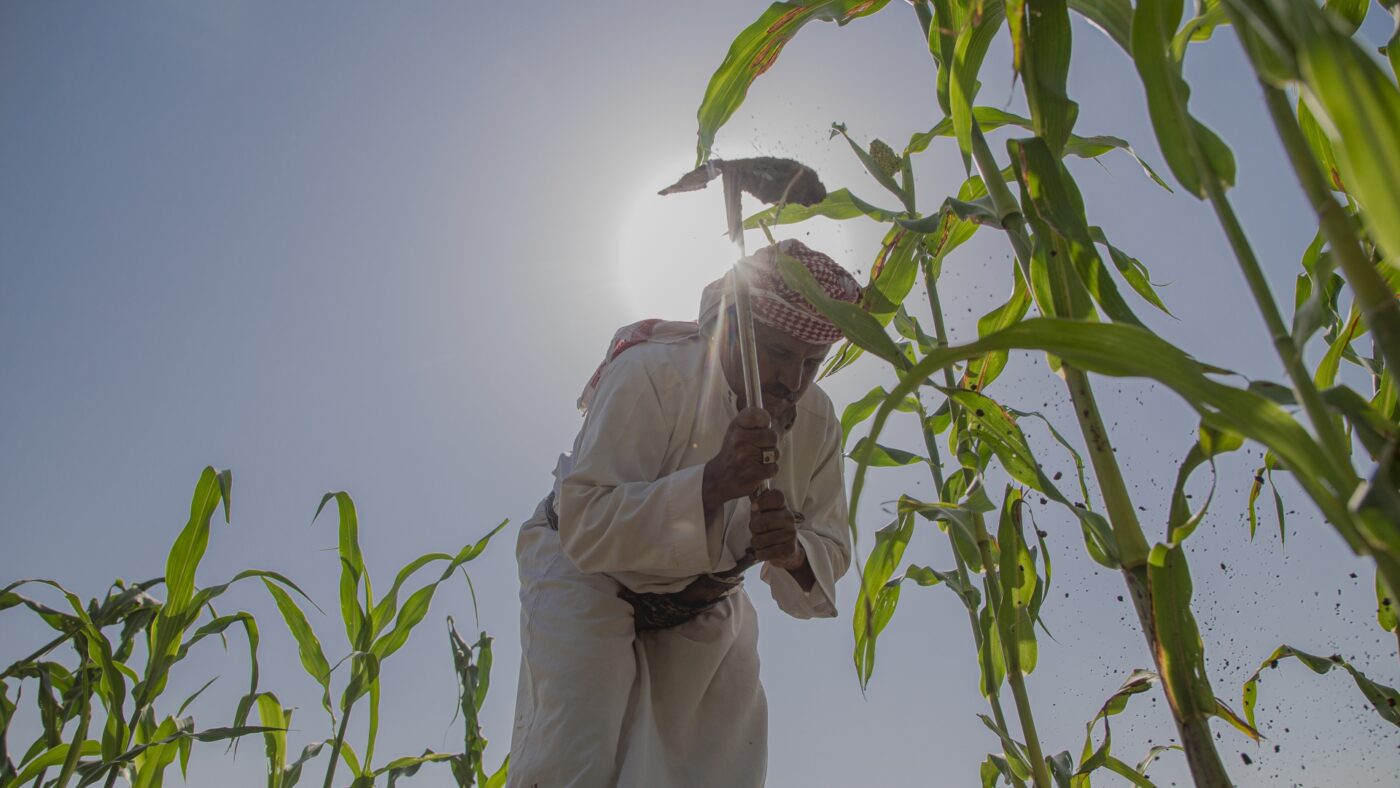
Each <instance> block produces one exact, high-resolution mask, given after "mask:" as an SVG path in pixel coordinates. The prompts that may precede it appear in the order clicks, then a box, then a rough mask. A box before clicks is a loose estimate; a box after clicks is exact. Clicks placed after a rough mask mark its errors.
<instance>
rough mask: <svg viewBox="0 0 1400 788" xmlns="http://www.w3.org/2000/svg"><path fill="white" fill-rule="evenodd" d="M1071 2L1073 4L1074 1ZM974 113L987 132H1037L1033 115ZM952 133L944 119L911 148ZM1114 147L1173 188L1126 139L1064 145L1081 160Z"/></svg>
mask: <svg viewBox="0 0 1400 788" xmlns="http://www.w3.org/2000/svg"><path fill="white" fill-rule="evenodd" d="M1071 5H1073V4H1072V3H1071ZM972 116H973V117H974V118H976V119H977V124H978V125H979V126H981V127H982V131H983V132H984V133H986V132H990V131H994V130H996V129H999V128H1001V127H1002V126H1019V127H1020V128H1023V129H1025V130H1026V131H1035V127H1034V125H1033V124H1032V123H1031V119H1030V118H1026V117H1022V116H1021V115H1017V114H1015V113H1012V112H1007V111H1006V110H1003V109H998V108H996V107H974V108H973V110H972ZM952 134H953V121H952V119H951V118H944V119H943V120H941V121H939V122H938V123H937V124H936V125H935V126H934V127H933V128H931V129H929V130H928V131H925V132H920V133H919V134H915V135H914V136H913V137H912V138H911V139H910V142H909V145H910V148H911V149H916V150H919V151H921V150H924V149H925V148H927V147H928V145H929V143H930V142H932V141H933V139H934V138H936V137H947V136H951V135H952ZM1113 150H1121V151H1124V152H1125V153H1127V154H1128V155H1129V156H1132V157H1133V159H1134V160H1135V161H1137V163H1138V166H1140V167H1142V171H1143V173H1144V174H1146V175H1147V177H1149V178H1151V179H1152V180H1153V181H1154V182H1155V183H1157V185H1159V186H1161V187H1162V188H1163V189H1166V190H1167V191H1171V190H1172V188H1171V187H1170V186H1168V185H1167V182H1166V181H1164V180H1162V178H1161V176H1159V175H1158V174H1157V171H1156V170H1154V169H1152V166H1151V165H1149V164H1148V163H1147V161H1146V160H1144V159H1143V158H1142V157H1141V156H1139V155H1138V154H1137V151H1135V150H1133V146H1132V145H1130V144H1129V143H1128V141H1127V140H1125V139H1122V138H1119V137H1114V136H1110V135H1107V134H1099V135H1095V136H1092V137H1081V136H1079V135H1077V134H1071V135H1069V139H1068V140H1067V141H1066V143H1065V147H1064V152H1065V153H1068V154H1071V155H1074V156H1078V157H1079V158H1082V159H1097V158H1098V157H1100V156H1102V155H1104V154H1106V153H1108V152H1110V151H1113ZM979 182H980V181H979ZM901 223H903V221H901ZM906 226H907V225H906Z"/></svg>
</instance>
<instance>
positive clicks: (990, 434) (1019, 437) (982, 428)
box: [944, 389, 1118, 569]
mask: <svg viewBox="0 0 1400 788" xmlns="http://www.w3.org/2000/svg"><path fill="white" fill-rule="evenodd" d="M944 393H945V394H947V395H948V396H949V397H951V398H952V399H953V400H955V401H956V402H957V403H958V405H959V406H961V407H962V408H963V410H964V412H965V413H967V416H968V420H969V423H970V426H971V429H972V433H973V435H975V436H976V437H977V439H978V440H980V441H982V442H983V443H985V444H986V445H988V446H990V447H991V449H992V451H993V452H994V453H995V454H996V456H997V460H998V461H999V462H1000V463H1001V466H1002V468H1003V469H1005V471H1006V472H1007V474H1008V475H1010V476H1011V478H1013V479H1015V480H1016V481H1018V482H1020V483H1021V484H1024V485H1026V486H1027V487H1030V488H1031V489H1033V490H1035V491H1036V492H1039V493H1040V494H1041V495H1044V496H1045V497H1046V498H1049V499H1050V500H1052V501H1055V502H1056V503H1058V504H1061V505H1062V506H1064V507H1065V508H1066V509H1067V510H1068V511H1069V512H1070V513H1071V514H1073V515H1074V516H1075V517H1076V518H1077V519H1078V520H1079V524H1080V530H1081V531H1082V532H1083V535H1084V545H1085V547H1086V548H1087V549H1088V551H1089V555H1090V557H1092V558H1093V559H1094V560H1095V561H1097V562H1098V563H1100V564H1102V565H1103V566H1106V567H1109V568H1110V569H1113V568H1117V566H1118V547H1117V541H1116V540H1115V539H1114V537H1113V530H1112V528H1111V527H1110V526H1109V524H1108V521H1107V520H1105V519H1104V518H1103V516H1102V515H1100V514H1097V513H1095V512H1092V511H1090V510H1089V509H1088V508H1087V502H1085V503H1084V504H1081V505H1075V504H1073V503H1071V502H1070V501H1069V499H1067V498H1065V496H1064V494H1063V493H1061V492H1060V490H1059V488H1057V487H1056V486H1055V483H1054V482H1053V481H1051V480H1050V477H1048V476H1046V475H1045V472H1044V471H1043V470H1041V467H1040V464H1039V463H1037V462H1036V460H1035V457H1034V455H1032V454H1031V449H1030V444H1029V443H1027V441H1026V436H1025V434H1024V433H1023V432H1022V431H1021V428H1020V426H1018V425H1017V424H1016V420H1015V419H1014V418H1012V416H1011V414H1010V413H1008V412H1007V411H1006V409H1005V408H1003V407H1001V405H999V404H997V403H996V402H995V401H994V400H992V398H990V397H988V396H987V395H985V394H982V393H980V392H975V391H968V390H966V389H958V390H955V391H946V390H945V391H944Z"/></svg>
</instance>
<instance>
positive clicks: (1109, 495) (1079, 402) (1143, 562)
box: [972, 119, 1230, 788]
mask: <svg viewBox="0 0 1400 788" xmlns="http://www.w3.org/2000/svg"><path fill="white" fill-rule="evenodd" d="M972 152H973V159H974V161H975V162H976V164H977V169H978V172H979V174H980V175H981V176H982V182H983V183H984V184H985V185H986V186H987V194H988V195H989V196H990V197H991V198H992V203H993V206H994V207H995V210H996V212H997V215H998V216H999V217H1001V221H1002V228H1003V229H1004V230H1006V233H1007V236H1008V237H1009V238H1010V239H1011V245H1012V247H1013V249H1014V250H1015V252H1016V258H1017V262H1018V263H1019V264H1020V266H1021V268H1022V269H1023V270H1024V271H1027V272H1029V270H1030V263H1031V251H1030V250H1031V248H1032V247H1031V241H1030V236H1029V234H1028V232H1027V230H1026V222H1025V217H1024V216H1023V215H1022V213H1021V210H1020V208H1019V206H1018V204H1017V203H1016V201H1015V198H1014V197H1013V196H1012V195H1011V190H1010V189H1009V188H1008V187H1007V185H1006V182H1005V181H1004V180H1003V179H1002V177H1001V169H1000V168H999V167H998V166H997V165H996V159H995V158H994V157H993V155H992V151H991V148H990V147H989V146H988V145H987V140H986V137H985V136H984V135H983V134H982V131H981V128H980V127H979V125H978V123H977V121H976V119H973V121H972ZM1028 281H1029V279H1028ZM1061 374H1062V375H1063V377H1064V380H1065V385H1066V386H1067V387H1068V388H1069V395H1070V399H1071V400H1072V401H1073V403H1074V413H1075V418H1076V419H1077V420H1078V422H1079V429H1080V432H1081V433H1082V434H1083V436H1084V442H1085V444H1086V446H1087V447H1088V450H1089V458H1090V461H1091V463H1092V465H1093V467H1094V474H1095V476H1096V477H1097V479H1098V482H1099V491H1100V494H1101V495H1102V496H1103V499H1104V508H1105V510H1106V512H1107V515H1108V521H1109V524H1110V525H1111V526H1112V528H1113V534H1114V538H1115V540H1116V541H1117V543H1118V549H1119V557H1120V563H1121V565H1122V571H1123V579H1124V582H1125V583H1126V584H1127V586H1128V591H1129V594H1130V596H1131V597H1132V600H1133V609H1134V610H1135V611H1136V612H1137V616H1138V622H1139V624H1140V625H1141V627H1142V632H1143V636H1144V637H1145V638H1146V640H1147V646H1148V648H1149V649H1150V650H1151V652H1152V656H1153V660H1154V661H1155V662H1156V663H1157V667H1158V670H1159V672H1162V673H1164V674H1165V671H1164V665H1163V662H1164V660H1165V658H1166V655H1165V654H1163V653H1162V651H1161V649H1160V644H1159V643H1158V639H1157V634H1156V625H1155V623H1154V619H1153V616H1152V596H1151V589H1150V587H1149V586H1148V583H1147V556H1148V548H1147V539H1146V537H1145V536H1144V535H1143V533H1142V526H1141V525H1140V524H1139V523H1138V519H1137V514H1136V513H1135V511H1134V509H1133V504H1132V496H1130V495H1129V493H1128V489H1127V485H1126V484H1125V483H1124V481H1123V473H1122V471H1121V470H1120V469H1119V467H1118V459H1117V457H1116V456H1115V455H1114V453H1113V446H1112V444H1110V442H1109V438H1108V431H1107V429H1105V428H1104V424H1103V419H1102V417H1100V415H1099V409H1098V404H1097V401H1096V400H1095V398H1094V392H1093V389H1092V387H1091V386H1090V384H1089V378H1088V376H1087V375H1085V374H1084V373H1083V372H1080V371H1079V370H1076V369H1074V368H1073V367H1071V366H1069V365H1068V364H1064V365H1062V366H1061ZM1167 696H1168V700H1169V701H1170V699H1171V693H1168V694H1167ZM1172 711H1173V714H1172V719H1173V720H1174V721H1175V722H1176V727H1177V732H1178V733H1179V734H1180V736H1181V743H1182V747H1183V749H1184V750H1185V751H1186V756H1187V762H1188V763H1189V765H1190V767H1191V776H1192V778H1193V779H1194V780H1195V781H1196V784H1197V785H1198V786H1211V787H1212V788H1213V787H1214V786H1222V787H1223V786H1229V785H1230V777H1229V775H1228V774H1227V773H1226V771H1225V765H1224V763H1223V762H1222V761H1221V760H1220V754H1219V753H1218V752H1216V750H1215V742H1214V740H1213V739H1212V738H1211V735H1210V725H1209V719H1208V718H1207V717H1204V716H1195V717H1193V716H1191V715H1183V714H1182V713H1181V712H1180V711H1179V710H1178V709H1176V708H1173V709H1172Z"/></svg>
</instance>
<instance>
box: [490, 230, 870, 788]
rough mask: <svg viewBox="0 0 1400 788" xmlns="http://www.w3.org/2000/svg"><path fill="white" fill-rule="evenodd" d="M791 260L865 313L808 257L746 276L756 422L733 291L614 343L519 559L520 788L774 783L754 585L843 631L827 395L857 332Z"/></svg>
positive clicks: (844, 279) (838, 505)
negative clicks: (830, 312) (846, 327)
mask: <svg viewBox="0 0 1400 788" xmlns="http://www.w3.org/2000/svg"><path fill="white" fill-rule="evenodd" d="M777 250H781V252H782V253H783V254H786V255H787V256H789V257H792V258H794V259H796V260H798V261H799V262H801V263H802V264H803V265H804V266H805V267H806V268H807V269H808V270H809V271H811V272H812V274H813V276H814V277H815V278H816V279H817V281H818V282H819V283H820V284H821V285H822V287H823V288H824V289H825V291H826V292H827V294H828V295H830V296H831V297H833V298H837V299H841V300H843V301H847V302H855V301H857V300H858V299H859V297H860V287H859V286H858V285H857V284H856V282H855V280H854V279H852V278H851V275H850V274H848V273H846V271H844V270H843V269H841V268H840V267H839V266H837V265H836V264H835V263H834V262H833V261H832V260H831V259H830V258H829V257H827V256H826V255H823V254H821V253H819V252H815V251H812V250H810V249H808V248H807V247H805V246H803V245H802V244H801V243H799V242H797V241H784V242H782V243H781V244H779V245H778V246H777V247H776V248H775V247H768V248H766V249H763V250H761V251H760V252H758V253H757V254H755V255H753V256H751V257H749V258H746V259H745V260H744V261H742V262H741V263H740V266H739V268H740V270H741V271H742V272H743V273H744V275H745V276H747V277H748V280H749V282H750V287H751V291H752V295H753V314H754V317H755V321H756V322H755V325H754V333H755V337H756V339H757V342H756V347H757V355H758V360H759V371H760V377H761V381H762V391H763V408H756V407H748V404H747V403H746V402H745V401H744V394H743V390H744V386H743V371H742V361H741V356H740V354H739V342H738V336H737V327H736V325H735V322H734V320H733V310H732V308H726V307H725V306H724V304H727V303H728V299H727V298H726V297H725V294H726V293H728V292H730V282H729V279H728V277H729V276H732V275H733V274H732V273H731V274H729V275H727V276H726V277H725V278H724V279H721V280H720V281H718V282H715V283H713V284H711V285H710V286H709V287H707V288H706V289H705V293H704V295H703V297H702V299H701V306H700V320H699V322H698V323H672V322H663V321H657V320H648V321H643V322H642V323H638V324H634V325H632V326H628V327H626V328H624V329H622V330H621V331H619V332H618V335H617V336H616V337H614V341H613V344H612V345H611V346H610V348H609V352H608V354H607V357H606V358H605V359H604V361H603V364H602V365H601V366H600V367H599V368H598V372H597V373H596V374H595V375H594V376H593V379H592V380H591V381H589V384H588V387H587V388H586V389H585V390H584V393H583V396H582V397H581V398H580V400H579V407H580V408H581V409H583V410H584V412H585V418H584V423H583V427H582V429H581V430H580V432H579V435H578V438H577V439H576V440H575V442H574V450H573V452H572V454H570V455H563V456H561V457H560V459H559V464H558V467H557V468H556V470H555V486H554V490H553V492H552V493H551V495H550V496H549V497H547V498H546V499H545V501H543V502H542V503H541V504H540V506H539V508H537V509H536V511H535V515H534V516H533V517H532V518H531V519H530V520H529V521H527V522H526V523H525V524H524V525H523V526H522V527H521V531H520V537H519V541H518V544H517V548H516V556H517V559H518V561H519V565H520V584H521V588H520V600H521V614H520V623H521V626H520V638H521V651H522V658H521V670H520V685H519V690H518V694H517V696H516V715H515V728H514V732H513V735H512V739H511V764H510V783H509V784H510V785H511V786H519V787H520V788H533V787H534V786H539V788H563V787H564V786H613V785H621V786H639V787H640V786H645V787H646V788H665V787H667V786H704V787H706V788H708V787H709V786H757V785H762V784H763V781H764V775H765V771H766V767H767V705H766V701H765V699H764V695H763V688H762V686H761V685H760V684H759V678H758V630H757V627H756V620H755V613H754V609H753V606H752V604H751V603H750V601H749V598H748V595H747V593H746V592H745V591H744V590H743V588H742V586H741V585H740V582H739V581H741V580H742V578H743V574H742V570H743V569H744V568H746V567H747V566H748V565H749V564H750V563H752V562H755V561H758V562H763V563H764V566H763V569H762V572H761V575H760V576H761V577H762V579H763V581H764V582H766V583H767V584H768V585H769V588H770V591H771V593H772V595H773V598H774V600H775V601H776V602H777V604H778V606H779V607H780V608H781V609H782V610H784V611H785V612H787V613H788V614H789V615H792V616H795V617H797V618H811V617H830V616H834V615H836V605H835V584H836V580H837V579H838V578H839V577H840V576H841V575H842V574H844V573H845V571H846V569H847V567H848V566H849V563H850V542H849V536H848V533H847V528H846V498H845V492H844V488H843V484H842V474H841V462H842V456H841V451H840V447H841V425H840V422H839V420H838V419H837V417H836V414H835V412H834V410H833V408H832V405H831V401H830V400H829V399H828V398H827V397H826V395H825V394H824V393H822V391H821V390H820V389H818V388H816V387H815V386H813V385H812V383H813V380H814V379H815V378H816V375H817V372H818V369H819V367H820V366H821V362H822V359H823V358H824V357H825V356H826V354H827V351H828V350H829V348H830V347H831V344H832V342H834V341H835V340H837V339H839V338H840V336H841V333H840V331H839V329H837V328H836V327H835V326H834V325H833V324H831V323H830V322H829V321H827V320H826V319H825V318H824V317H823V316H822V315H821V314H820V313H818V312H817V311H816V310H815V309H813V308H812V306H811V305H810V304H809V303H807V301H806V300H804V299H803V298H802V297H801V296H800V295H798V294H797V293H796V292H794V291H793V290H791V289H789V288H788V287H787V286H786V285H785V284H784V283H783V281H782V278H781V277H780V276H779V274H778V268H777V259H778V254H777V253H776V252H777ZM764 482H770V483H771V485H772V489H771V490H768V491H766V492H761V493H760V492H759V490H760V487H761V485H763V483H764ZM751 496H752V497H751Z"/></svg>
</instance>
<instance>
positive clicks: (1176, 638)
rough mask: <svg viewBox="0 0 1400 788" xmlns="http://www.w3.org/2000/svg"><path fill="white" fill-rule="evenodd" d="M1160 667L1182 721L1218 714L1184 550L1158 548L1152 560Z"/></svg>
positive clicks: (1150, 572)
mask: <svg viewBox="0 0 1400 788" xmlns="http://www.w3.org/2000/svg"><path fill="white" fill-rule="evenodd" d="M1147 581H1148V587H1149V588H1150V589H1151V595H1152V622H1153V626H1154V629H1155V630H1156V635H1157V643H1156V648H1157V664H1158V665H1159V666H1160V667H1161V670H1162V672H1161V677H1162V684H1163V686H1164V687H1165V688H1166V691H1167V697H1168V699H1169V700H1170V701H1171V707H1172V714H1173V715H1174V716H1176V717H1177V719H1192V718H1199V717H1202V716H1205V715H1209V714H1213V713H1215V710H1216V702H1215V694H1214V693H1213V692H1211V688H1210V679H1209V677H1208V676H1207V675H1206V663H1205V648H1204V646H1203V645H1202V643H1201V633H1200V630H1199V629H1198V628H1197V626H1196V617H1195V616H1194V615H1193V614H1192V613H1191V592H1192V589H1191V573H1190V570H1189V569H1188V568H1187V566H1186V556H1185V554H1184V553H1183V551H1182V548H1181V546H1180V545H1174V544H1158V545H1156V546H1155V547H1153V548H1152V552H1151V553H1150V554H1149V555H1148V559H1147Z"/></svg>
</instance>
